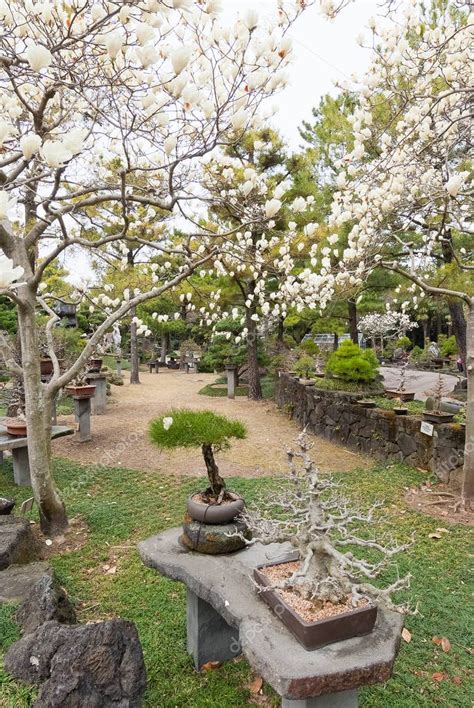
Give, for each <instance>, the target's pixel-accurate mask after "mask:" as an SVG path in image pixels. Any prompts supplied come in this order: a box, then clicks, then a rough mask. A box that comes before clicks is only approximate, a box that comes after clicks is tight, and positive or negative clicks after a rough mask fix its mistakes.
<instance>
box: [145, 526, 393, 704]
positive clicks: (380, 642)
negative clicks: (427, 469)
mask: <svg viewBox="0 0 474 708" xmlns="http://www.w3.org/2000/svg"><path fill="white" fill-rule="evenodd" d="M180 534H181V528H173V529H169V530H167V531H165V532H163V533H161V534H159V535H158V536H152V537H151V538H149V539H147V540H146V541H142V542H141V543H140V544H139V546H138V550H139V553H140V556H141V558H142V561H143V563H144V564H145V565H147V566H149V567H150V568H155V569H156V570H158V571H159V572H160V573H162V574H163V575H166V576H168V577H169V578H172V579H174V580H179V581H181V582H183V583H185V584H186V586H187V588H188V609H187V635H188V651H189V653H191V654H192V655H193V658H194V662H195V666H196V668H197V669H199V668H200V667H201V666H202V665H203V664H205V663H206V662H208V661H226V660H228V659H232V658H233V657H235V656H237V655H238V654H240V653H243V654H244V655H245V657H246V658H247V660H248V662H249V663H250V665H251V666H252V667H253V669H254V670H255V671H257V672H258V673H259V674H260V675H261V676H262V677H263V678H264V679H265V681H267V682H268V683H269V684H270V685H271V686H273V688H274V689H275V690H276V691H277V693H278V694H279V695H280V696H281V697H282V706H284V707H285V708H316V707H317V708H353V707H355V706H357V689H358V687H359V686H364V685H366V684H371V683H378V682H382V681H386V680H387V679H389V678H390V676H391V674H392V670H393V664H394V661H395V657H396V655H397V652H398V648H399V645H400V635H401V630H402V627H403V618H402V616H401V615H399V614H398V613H396V612H390V611H387V610H380V609H379V612H378V617H377V622H376V625H375V628H374V630H373V632H371V634H369V635H366V636H364V637H356V638H354V639H349V640H346V641H343V642H338V643H336V644H330V645H329V646H326V647H322V648H320V649H317V650H315V651H307V650H306V649H304V647H302V646H301V645H300V644H299V643H298V642H297V640H296V639H295V638H294V637H293V636H292V635H291V634H290V632H289V631H288V630H287V629H286V627H285V626H284V625H283V624H282V623H281V622H280V621H279V619H278V618H277V617H275V615H274V614H273V612H272V611H271V610H270V608H269V607H267V605H266V604H265V603H264V602H263V600H261V599H260V598H259V597H258V595H257V592H256V590H255V586H254V584H253V582H252V579H251V574H252V570H253V568H255V566H257V565H260V564H262V563H266V562H269V561H279V560H284V559H285V558H286V557H288V555H289V554H290V552H291V551H292V550H293V549H292V547H291V546H290V544H276V543H274V544H270V545H268V546H263V545H262V544H260V543H256V544H255V545H253V546H249V547H247V548H245V549H244V550H242V551H238V552H237V553H233V554H229V555H220V556H210V555H203V554H199V553H193V552H192V551H188V550H185V549H184V548H183V547H182V546H181V545H180V544H179V541H178V538H179V536H180Z"/></svg>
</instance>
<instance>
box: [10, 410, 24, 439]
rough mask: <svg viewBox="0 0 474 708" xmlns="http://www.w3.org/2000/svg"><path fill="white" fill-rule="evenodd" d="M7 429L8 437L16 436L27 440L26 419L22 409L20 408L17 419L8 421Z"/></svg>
mask: <svg viewBox="0 0 474 708" xmlns="http://www.w3.org/2000/svg"><path fill="white" fill-rule="evenodd" d="M5 427H6V429H7V433H8V435H14V436H15V437H17V438H26V433H27V428H26V418H25V414H24V412H23V410H22V409H21V408H18V411H17V414H16V416H15V417H13V418H7V419H6V421H5Z"/></svg>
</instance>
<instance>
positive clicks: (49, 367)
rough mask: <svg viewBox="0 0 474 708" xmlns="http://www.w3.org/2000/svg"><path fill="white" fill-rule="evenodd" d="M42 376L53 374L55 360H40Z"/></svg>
mask: <svg viewBox="0 0 474 708" xmlns="http://www.w3.org/2000/svg"><path fill="white" fill-rule="evenodd" d="M40 370H41V376H51V374H52V373H53V362H52V361H51V359H41V360H40Z"/></svg>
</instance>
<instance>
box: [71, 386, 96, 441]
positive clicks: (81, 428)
mask: <svg viewBox="0 0 474 708" xmlns="http://www.w3.org/2000/svg"><path fill="white" fill-rule="evenodd" d="M74 409H75V411H74V412H75V416H76V423H77V435H78V437H79V442H88V441H89V440H91V439H92V436H91V399H90V398H81V397H79V396H74Z"/></svg>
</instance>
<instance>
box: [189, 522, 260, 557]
mask: <svg viewBox="0 0 474 708" xmlns="http://www.w3.org/2000/svg"><path fill="white" fill-rule="evenodd" d="M236 533H242V534H244V535H245V538H247V539H248V540H250V538H251V537H252V536H251V533H250V531H249V529H248V527H247V525H246V524H245V523H244V522H243V521H239V520H234V521H232V522H231V523H229V524H203V523H201V522H200V521H195V520H194V519H192V518H191V516H189V514H186V515H185V517H184V523H183V533H182V535H181V536H180V539H179V540H180V543H181V544H182V545H183V546H185V547H186V548H188V549H189V550H191V551H197V552H198V553H208V554H210V555H218V554H220V553H232V552H233V551H240V549H241V548H244V547H245V541H244V540H243V539H242V538H239V536H236V535H234V534H236Z"/></svg>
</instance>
